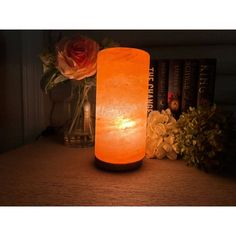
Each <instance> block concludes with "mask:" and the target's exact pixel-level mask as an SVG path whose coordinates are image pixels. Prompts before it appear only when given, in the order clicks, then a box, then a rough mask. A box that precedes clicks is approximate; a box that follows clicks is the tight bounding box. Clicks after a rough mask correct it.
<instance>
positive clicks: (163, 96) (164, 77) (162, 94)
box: [157, 59, 169, 111]
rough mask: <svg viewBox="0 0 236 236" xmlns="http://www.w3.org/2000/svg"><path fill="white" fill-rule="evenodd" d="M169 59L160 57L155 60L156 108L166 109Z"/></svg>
mask: <svg viewBox="0 0 236 236" xmlns="http://www.w3.org/2000/svg"><path fill="white" fill-rule="evenodd" d="M168 76H169V60H166V59H162V60H158V62H157V110H159V111H162V110H165V109H167V107H168V103H167V102H168V101H167V93H168Z"/></svg>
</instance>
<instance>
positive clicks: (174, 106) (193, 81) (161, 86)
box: [148, 58, 216, 118]
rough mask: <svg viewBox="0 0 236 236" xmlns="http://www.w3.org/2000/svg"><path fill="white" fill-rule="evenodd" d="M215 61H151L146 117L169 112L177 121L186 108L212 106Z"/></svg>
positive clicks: (206, 59) (210, 59)
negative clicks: (165, 111) (166, 110)
mask: <svg viewBox="0 0 236 236" xmlns="http://www.w3.org/2000/svg"><path fill="white" fill-rule="evenodd" d="M215 76H216V59H212V58H204V59H160V60H151V63H150V70H149V94H148V113H150V112H151V111H152V110H159V111H161V110H163V109H167V108H170V109H171V111H172V113H173V115H174V116H175V117H176V118H178V117H179V115H180V114H181V112H183V111H187V110H188V108H189V107H200V106H206V105H212V104H213V102H214V90H215Z"/></svg>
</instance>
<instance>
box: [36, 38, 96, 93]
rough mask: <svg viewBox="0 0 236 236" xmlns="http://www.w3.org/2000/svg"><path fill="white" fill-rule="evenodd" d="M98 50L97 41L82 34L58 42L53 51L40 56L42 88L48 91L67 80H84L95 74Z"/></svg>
mask: <svg viewBox="0 0 236 236" xmlns="http://www.w3.org/2000/svg"><path fill="white" fill-rule="evenodd" d="M98 51H99V44H98V43H97V42H96V41H94V40H92V39H89V38H87V37H84V36H80V35H76V36H74V37H72V38H63V39H62V40H60V41H59V42H57V43H56V45H55V47H54V48H53V49H52V50H51V51H47V52H45V53H43V54H42V55H41V56H40V58H41V60H42V62H43V68H44V74H43V77H42V80H41V87H42V89H43V90H44V91H45V92H46V93H47V92H48V90H50V89H52V88H53V87H54V86H56V85H57V84H58V83H61V82H63V81H65V80H69V79H72V80H83V79H85V78H89V77H92V76H94V75H95V74H96V61H97V53H98Z"/></svg>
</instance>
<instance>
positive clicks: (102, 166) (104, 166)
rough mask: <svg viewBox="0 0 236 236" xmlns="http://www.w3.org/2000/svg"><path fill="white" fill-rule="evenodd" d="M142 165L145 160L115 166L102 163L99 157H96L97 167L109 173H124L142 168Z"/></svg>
mask: <svg viewBox="0 0 236 236" xmlns="http://www.w3.org/2000/svg"><path fill="white" fill-rule="evenodd" d="M142 163H143V160H140V161H136V162H132V163H128V164H113V163H109V162H104V161H101V160H99V159H98V158H97V157H95V165H96V166H97V167H98V168H100V169H103V170H107V171H116V172H122V171H130V170H135V169H138V168H139V167H141V165H142Z"/></svg>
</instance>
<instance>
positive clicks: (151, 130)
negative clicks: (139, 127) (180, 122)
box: [146, 109, 178, 160]
mask: <svg viewBox="0 0 236 236" xmlns="http://www.w3.org/2000/svg"><path fill="white" fill-rule="evenodd" d="M177 132H178V129H177V122H176V120H175V118H174V117H173V116H172V114H171V111H170V109H167V110H165V111H164V110H162V112H161V113H160V112H159V111H152V112H151V113H150V114H149V116H148V123H147V148H146V156H147V157H148V158H157V159H163V158H164V157H168V158H169V159H171V160H176V159H177V153H178V150H177V142H176V138H175V136H176V133H177Z"/></svg>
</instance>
